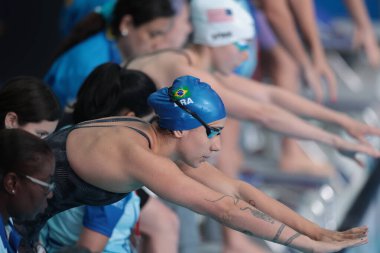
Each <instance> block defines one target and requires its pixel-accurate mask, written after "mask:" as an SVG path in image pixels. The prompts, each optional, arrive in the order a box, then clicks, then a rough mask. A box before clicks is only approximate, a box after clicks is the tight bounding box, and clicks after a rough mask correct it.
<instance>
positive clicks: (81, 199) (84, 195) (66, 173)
mask: <svg viewBox="0 0 380 253" xmlns="http://www.w3.org/2000/svg"><path fill="white" fill-rule="evenodd" d="M105 122H109V123H112V122H142V123H145V124H148V123H147V122H145V121H143V120H140V119H137V118H125V117H112V118H108V119H98V120H93V121H86V122H82V123H79V124H77V125H74V126H70V127H66V128H63V129H61V130H60V131H58V132H56V133H54V134H53V135H51V136H49V137H48V138H47V139H46V141H47V143H48V144H49V146H50V147H51V148H52V150H53V152H54V155H55V159H56V167H55V173H54V180H55V184H56V188H55V190H54V196H53V197H52V198H51V199H49V200H48V207H47V208H46V209H45V211H44V213H42V214H40V215H39V216H38V218H37V219H36V220H35V221H33V222H32V224H31V223H30V222H28V224H25V225H26V226H27V228H26V229H27V230H28V232H27V234H28V235H26V234H25V232H24V233H23V234H24V236H25V237H27V238H31V240H33V238H35V236H36V235H37V234H36V233H39V231H40V230H41V228H42V227H43V226H44V225H45V223H46V222H47V220H48V219H50V218H51V217H52V216H54V215H55V214H57V213H59V212H62V211H65V210H67V209H70V208H73V207H78V206H81V205H92V206H99V205H109V204H111V203H114V202H117V201H119V200H120V199H122V198H124V197H125V196H126V195H128V194H129V193H115V192H109V191H106V190H103V189H101V188H98V187H96V186H93V185H91V184H89V183H87V182H85V181H83V180H82V179H81V178H80V177H79V176H78V175H77V174H75V172H74V171H73V169H72V168H71V166H70V164H69V162H68V160H67V155H66V141H67V136H68V135H69V134H70V132H71V131H72V130H74V129H78V128H89V127H114V126H120V125H112V124H109V125H104V124H101V125H90V124H93V123H105ZM122 126H124V125H122ZM125 127H128V128H130V129H132V130H134V131H136V132H137V133H139V134H141V135H142V136H143V137H144V138H146V140H147V141H148V143H149V148H151V141H150V139H149V137H148V135H147V134H146V133H145V132H143V131H141V130H139V129H137V128H134V127H131V126H125Z"/></svg>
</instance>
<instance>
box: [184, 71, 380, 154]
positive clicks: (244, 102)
mask: <svg viewBox="0 0 380 253" xmlns="http://www.w3.org/2000/svg"><path fill="white" fill-rule="evenodd" d="M179 69H180V70H179V71H178V72H179V75H181V74H182V73H183V74H188V75H193V76H197V77H199V78H200V79H201V80H203V81H205V82H207V83H209V84H210V85H211V86H212V88H213V89H214V90H215V91H216V92H217V93H218V94H219V96H220V97H221V98H222V100H223V102H224V104H225V106H226V110H227V113H228V115H229V116H232V117H234V118H237V119H243V120H250V121H255V122H258V123H260V124H262V125H264V126H266V127H267V128H269V129H271V130H273V131H276V132H279V133H282V134H285V135H288V136H291V137H295V138H300V139H307V140H313V141H317V142H320V143H324V144H327V145H330V146H333V147H335V148H337V149H339V150H342V151H351V152H360V153H365V154H368V155H371V156H375V157H377V156H380V152H378V151H377V150H375V149H374V148H373V147H371V146H368V145H365V144H360V143H359V144H356V143H352V142H349V141H346V140H344V139H343V138H341V137H339V136H338V135H335V134H332V133H329V132H327V131H325V130H323V129H320V128H318V127H316V126H313V125H311V124H309V123H307V122H306V121H304V120H302V119H301V118H299V117H297V116H296V115H294V114H292V113H290V112H288V111H286V110H284V109H283V108H282V107H280V106H276V105H273V104H270V103H263V102H262V101H257V100H255V99H252V98H251V97H248V95H243V94H241V93H240V92H237V91H234V90H232V89H230V88H227V87H225V86H224V85H222V84H221V83H220V82H219V81H218V80H217V79H216V78H214V77H213V76H212V75H210V74H209V73H207V72H205V71H202V70H197V69H194V68H191V67H179ZM236 85H237V84H236ZM248 92H249V89H248V90H247V93H248Z"/></svg>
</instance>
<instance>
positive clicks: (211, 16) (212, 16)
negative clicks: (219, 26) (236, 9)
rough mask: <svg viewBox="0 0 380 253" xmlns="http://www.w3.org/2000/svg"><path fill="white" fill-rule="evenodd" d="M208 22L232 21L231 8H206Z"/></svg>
mask: <svg viewBox="0 0 380 253" xmlns="http://www.w3.org/2000/svg"><path fill="white" fill-rule="evenodd" d="M207 19H208V22H210V23H213V22H229V21H232V19H233V16H232V10H231V9H211V10H207Z"/></svg>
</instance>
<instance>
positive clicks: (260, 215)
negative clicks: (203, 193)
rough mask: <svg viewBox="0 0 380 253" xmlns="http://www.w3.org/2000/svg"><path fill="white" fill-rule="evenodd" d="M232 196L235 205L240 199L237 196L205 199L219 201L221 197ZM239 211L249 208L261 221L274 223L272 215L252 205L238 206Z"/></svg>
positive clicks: (224, 196)
mask: <svg viewBox="0 0 380 253" xmlns="http://www.w3.org/2000/svg"><path fill="white" fill-rule="evenodd" d="M227 197H229V198H232V200H233V201H234V205H235V206H237V204H238V203H239V201H240V199H239V198H235V197H232V196H229V195H223V196H222V197H220V198H218V199H216V200H209V199H206V200H207V201H210V202H214V203H215V202H218V201H221V200H222V199H224V198H227ZM240 210H241V211H246V210H249V211H250V212H251V214H252V215H253V216H255V217H256V218H259V219H261V220H263V221H266V222H269V223H271V224H274V220H273V218H272V217H270V216H269V215H267V214H265V213H263V212H261V211H259V210H257V209H253V208H252V207H250V206H247V207H244V208H240Z"/></svg>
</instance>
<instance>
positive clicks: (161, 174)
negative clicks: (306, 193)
mask: <svg viewBox="0 0 380 253" xmlns="http://www.w3.org/2000/svg"><path fill="white" fill-rule="evenodd" d="M129 151H130V152H129V154H127V155H126V156H125V158H124V159H125V161H120V163H123V164H128V174H129V175H130V176H131V177H133V178H134V179H135V180H137V181H139V182H141V183H142V184H144V185H145V186H147V187H148V188H149V189H150V190H152V191H153V192H155V193H156V194H157V195H159V196H160V197H162V198H164V199H167V200H169V201H171V202H174V203H177V204H179V205H182V206H185V207H187V208H190V209H192V210H193V211H195V212H198V213H201V214H204V215H208V216H211V217H212V218H214V219H216V220H217V221H219V222H221V223H222V224H224V225H226V226H228V227H230V228H232V229H235V230H237V231H241V232H243V233H245V234H247V235H251V236H255V237H259V238H262V239H265V240H270V241H274V242H277V243H280V244H283V245H286V246H289V247H292V248H295V249H298V250H301V251H302V252H314V253H315V252H336V251H339V250H341V249H343V248H346V247H352V246H358V245H361V244H364V243H366V242H367V237H366V235H364V236H361V237H360V236H355V237H354V239H345V240H342V241H330V242H322V241H316V240H313V239H311V238H310V237H308V236H306V235H303V234H301V233H300V232H299V231H295V230H294V229H292V228H290V227H289V226H287V225H286V224H284V223H282V222H279V221H277V220H276V219H274V218H272V217H271V216H269V215H267V214H265V213H264V212H261V211H260V210H258V209H257V208H255V207H253V206H252V205H250V204H249V203H247V202H246V201H244V200H242V199H240V198H238V197H237V196H232V195H228V194H224V193H221V192H217V191H214V190H212V189H211V188H209V187H207V186H205V185H204V184H202V183H199V182H197V181H196V180H194V179H192V178H190V177H188V176H186V175H185V174H184V173H183V172H182V171H180V169H179V168H178V166H177V165H176V164H175V163H173V162H172V161H170V160H168V159H166V158H164V157H161V156H157V155H155V154H153V153H151V152H150V151H149V150H146V149H144V148H143V147H140V146H136V147H134V148H129ZM198 169H202V168H198ZM194 170H197V169H196V168H194ZM210 180H211V179H210ZM226 187H229V186H228V185H227V186H226ZM231 187H232V186H231Z"/></svg>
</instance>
